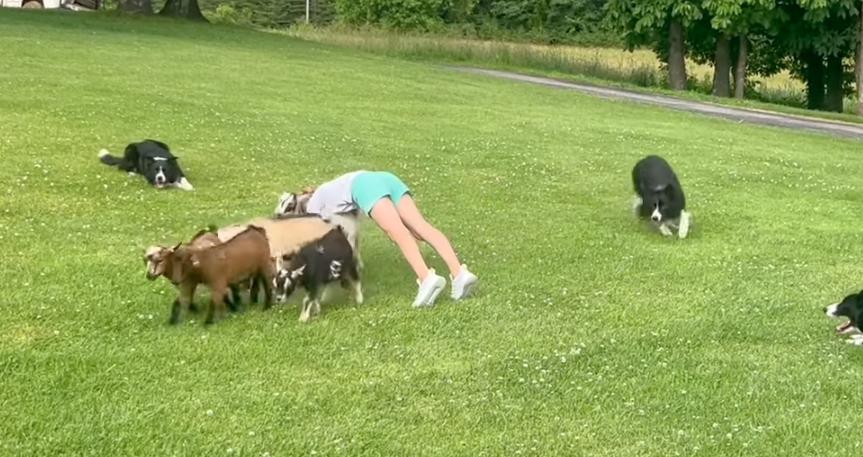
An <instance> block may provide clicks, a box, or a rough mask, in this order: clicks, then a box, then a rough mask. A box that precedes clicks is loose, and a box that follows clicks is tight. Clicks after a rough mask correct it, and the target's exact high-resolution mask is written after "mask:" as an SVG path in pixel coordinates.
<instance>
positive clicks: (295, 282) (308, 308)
mask: <svg viewBox="0 0 863 457" xmlns="http://www.w3.org/2000/svg"><path fill="white" fill-rule="evenodd" d="M276 263H277V270H278V271H277V273H276V276H275V277H274V278H273V287H274V289H275V291H276V300H277V301H279V302H285V301H287V299H288V297H290V296H291V294H292V293H293V292H294V290H296V288H297V287H299V286H302V287H303V288H304V289H306V292H307V293H306V297H305V298H304V299H303V308H302V311H301V312H300V322H308V320H309V319H310V318H311V317H312V315H316V314H320V312H321V304H320V302H321V296H322V295H323V291H324V289H325V288H326V287H327V286H328V285H330V284H332V283H334V282H339V283H340V284H341V286H342V287H343V288H345V289H352V290H353V293H354V301H355V302H356V304H358V305H360V304H362V303H363V288H362V283H361V282H360V275H359V272H358V271H357V264H356V262H355V260H354V253H353V249H351V245H350V243H348V240H347V238H346V237H345V234H344V232H343V231H342V228H341V227H338V228H335V229H333V230H330V231H329V232H328V233H327V234H326V235H324V236H323V237H322V238H321V239H319V240H317V241H314V242H311V243H309V244H307V245H305V246H303V247H302V248H301V249H300V251H299V252H297V253H296V254H294V255H285V256H282V257H281V258H278V259H276Z"/></svg>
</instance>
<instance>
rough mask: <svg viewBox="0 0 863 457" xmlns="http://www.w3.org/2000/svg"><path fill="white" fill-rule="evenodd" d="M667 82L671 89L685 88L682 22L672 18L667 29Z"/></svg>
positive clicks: (684, 52)
mask: <svg viewBox="0 0 863 457" xmlns="http://www.w3.org/2000/svg"><path fill="white" fill-rule="evenodd" d="M668 43H669V44H668V84H669V85H670V86H671V88H672V89H673V90H686V51H685V50H684V49H683V24H681V23H680V21H678V20H676V19H673V20H672V21H671V27H670V28H669V31H668Z"/></svg>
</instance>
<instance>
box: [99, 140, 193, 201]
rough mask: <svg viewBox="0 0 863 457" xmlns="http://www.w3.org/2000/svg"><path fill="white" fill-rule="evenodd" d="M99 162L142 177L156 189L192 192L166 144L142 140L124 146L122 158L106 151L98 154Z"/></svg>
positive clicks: (175, 158)
mask: <svg viewBox="0 0 863 457" xmlns="http://www.w3.org/2000/svg"><path fill="white" fill-rule="evenodd" d="M99 160H100V161H102V163H104V164H105V165H109V166H113V167H117V168H119V169H120V170H123V171H126V172H129V173H136V174H139V175H141V176H143V177H144V178H145V179H146V180H147V182H148V183H150V185H152V186H154V187H156V188H164V187H178V188H181V189H184V190H192V185H191V184H190V183H189V181H188V180H187V179H186V177H185V175H184V174H183V170H182V169H181V168H180V164H179V163H178V162H177V157H176V156H174V154H172V153H171V149H170V148H169V147H168V145H167V144H165V143H162V142H161V141H156V140H144V141H141V142H138V143H130V144H129V145H128V146H126V150H125V152H124V153H123V157H122V158H120V157H115V156H113V155H111V154H110V153H109V152H108V151H106V150H104V149H103V150H102V151H101V152H100V153H99Z"/></svg>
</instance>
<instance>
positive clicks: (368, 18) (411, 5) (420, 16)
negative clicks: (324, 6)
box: [335, 0, 471, 30]
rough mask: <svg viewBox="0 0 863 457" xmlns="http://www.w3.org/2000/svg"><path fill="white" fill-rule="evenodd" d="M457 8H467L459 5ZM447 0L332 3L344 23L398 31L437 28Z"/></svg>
mask: <svg viewBox="0 0 863 457" xmlns="http://www.w3.org/2000/svg"><path fill="white" fill-rule="evenodd" d="M459 5H461V9H460V10H459V11H463V9H464V8H467V7H469V6H470V5H471V3H470V2H461V3H460V4H459ZM450 6H451V1H450V0H335V8H336V12H337V14H338V17H339V19H340V20H342V21H344V22H346V23H348V24H356V25H365V24H376V25H382V26H384V27H388V28H393V29H399V30H407V29H412V30H433V29H436V28H440V26H442V25H443V23H444V17H445V16H446V14H447V12H448V11H449V9H450Z"/></svg>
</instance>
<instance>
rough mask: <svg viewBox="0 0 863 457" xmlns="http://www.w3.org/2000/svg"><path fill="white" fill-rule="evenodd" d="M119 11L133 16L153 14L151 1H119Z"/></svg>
mask: <svg viewBox="0 0 863 457" xmlns="http://www.w3.org/2000/svg"><path fill="white" fill-rule="evenodd" d="M120 10H121V11H123V12H126V13H133V14H153V4H152V2H151V0H120Z"/></svg>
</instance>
